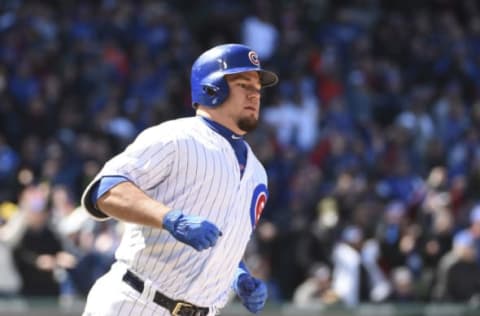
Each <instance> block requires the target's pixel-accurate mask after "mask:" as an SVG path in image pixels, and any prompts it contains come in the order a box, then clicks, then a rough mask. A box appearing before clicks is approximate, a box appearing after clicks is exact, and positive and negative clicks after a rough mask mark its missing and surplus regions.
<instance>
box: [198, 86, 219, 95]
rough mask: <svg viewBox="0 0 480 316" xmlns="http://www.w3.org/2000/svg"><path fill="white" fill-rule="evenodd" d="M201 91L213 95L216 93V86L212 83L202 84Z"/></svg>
mask: <svg viewBox="0 0 480 316" xmlns="http://www.w3.org/2000/svg"><path fill="white" fill-rule="evenodd" d="M202 89H203V92H204V93H205V94H207V95H208V96H210V97H214V96H215V95H216V94H217V93H218V90H219V89H218V87H215V86H212V85H203V87H202Z"/></svg>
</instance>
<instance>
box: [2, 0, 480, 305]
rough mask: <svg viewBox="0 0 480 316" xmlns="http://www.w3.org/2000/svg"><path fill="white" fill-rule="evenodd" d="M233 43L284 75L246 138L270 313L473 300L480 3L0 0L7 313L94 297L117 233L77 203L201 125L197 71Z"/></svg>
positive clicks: (478, 219)
mask: <svg viewBox="0 0 480 316" xmlns="http://www.w3.org/2000/svg"><path fill="white" fill-rule="evenodd" d="M230 42H241V43H245V44H247V45H250V46H251V47H253V48H255V49H256V50H257V52H258V53H259V56H260V59H261V60H262V66H263V67H264V68H267V69H272V70H274V71H276V72H277V73H278V74H279V76H280V79H281V80H280V84H279V85H278V86H276V87H275V88H272V89H269V90H268V91H266V93H265V95H264V97H263V99H262V115H261V119H262V121H263V122H262V124H261V126H260V127H259V128H258V130H256V131H255V132H253V133H252V134H249V135H248V139H247V140H248V142H249V143H250V144H251V146H252V147H253V149H254V151H255V152H256V153H257V156H258V157H259V159H260V160H261V161H262V162H263V164H264V165H265V167H266V169H267V173H268V175H269V191H270V195H269V201H268V203H267V206H266V208H265V211H264V213H263V217H262V220H261V222H260V223H259V225H258V227H257V230H256V233H255V235H254V236H252V241H251V243H250V245H249V248H248V249H247V253H246V260H247V265H248V266H249V267H251V269H252V271H253V273H255V274H257V276H260V277H262V278H264V279H265V280H267V281H268V284H269V288H270V302H278V303H282V302H293V303H295V304H297V305H298V306H312V305H315V304H318V305H322V306H324V305H332V304H344V305H346V306H350V307H352V306H356V305H357V304H359V303H361V302H385V301H386V302H432V301H452V302H462V303H470V304H474V305H478V304H480V206H479V205H480V5H479V4H478V2H477V1H475V0H462V1H458V0H457V1H456V0H430V1H409V0H403V1H396V0H392V1H380V0H350V1H347V0H338V1H333V0H332V1H328V0H296V1H294V0H290V1H288V0H282V1H275V0H256V1H255V0H251V1H231V0H230V1H227V0H209V1H206V0H198V1H186V0H176V1H169V0H163V1H162V0H159V1H153V0H151V1H150V0H141V1H134V0H102V1H75V0H64V1H60V0H57V1H55V0H50V1H27V0H23V1H22V0H7V1H2V2H1V3H0V225H1V226H0V275H1V276H2V277H1V278H0V297H17V296H27V297H31V296H58V297H60V298H65V299H68V298H71V297H84V295H85V294H86V292H87V291H88V289H89V287H90V286H91V285H92V283H93V282H94V281H95V279H96V278H98V276H99V275H101V274H102V273H104V272H105V271H106V270H107V269H108V267H109V265H110V264H111V262H112V261H113V254H114V251H115V248H116V246H117V245H118V242H119V238H120V237H121V232H122V228H123V227H122V224H121V223H119V222H117V221H114V220H111V221H107V222H94V221H93V220H91V219H90V218H89V217H88V216H87V215H86V213H85V211H84V210H82V208H81V206H79V200H80V195H81V192H82V190H83V189H84V187H85V185H86V184H87V183H88V182H89V180H91V179H92V177H93V176H94V175H95V174H96V172H97V171H98V170H99V168H101V166H102V165H103V163H104V162H105V161H106V160H107V159H109V158H110V157H112V156H113V155H115V154H116V153H118V152H120V151H121V150H122V149H123V148H124V147H125V146H126V145H127V144H128V143H130V142H131V141H132V140H133V139H134V138H135V136H136V135H137V134H138V133H139V132H140V131H141V130H143V129H144V128H146V127H148V126H151V125H154V124H158V123H159V122H162V121H165V120H168V119H172V118H177V117H182V116H189V115H193V114H194V112H193V109H192V108H191V104H190V95H189V94H190V88H189V71H190V66H191V64H192V62H193V60H194V59H195V58H196V57H197V56H198V55H199V54H200V53H201V52H202V51H203V50H205V49H207V48H209V47H211V46H213V45H216V44H220V43H230Z"/></svg>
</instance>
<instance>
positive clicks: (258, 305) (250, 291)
mask: <svg viewBox="0 0 480 316" xmlns="http://www.w3.org/2000/svg"><path fill="white" fill-rule="evenodd" d="M233 289H234V291H235V293H237V295H238V297H239V298H240V300H241V301H242V304H243V305H244V306H245V307H246V308H247V309H248V310H249V311H250V312H251V313H253V314H256V313H258V312H259V311H261V310H262V309H263V307H264V306H265V302H266V301H267V297H268V290H267V286H266V285H265V283H264V282H262V281H261V280H259V279H257V278H254V277H252V276H251V275H249V274H247V273H243V274H240V275H239V276H238V278H237V279H236V280H235V282H234V284H233Z"/></svg>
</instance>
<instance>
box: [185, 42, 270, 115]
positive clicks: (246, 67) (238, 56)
mask: <svg viewBox="0 0 480 316" xmlns="http://www.w3.org/2000/svg"><path fill="white" fill-rule="evenodd" d="M247 71H257V72H258V73H259V75H260V83H261V85H262V87H269V86H273V85H275V84H276V83H277V82H278V76H277V75H276V74H275V73H273V72H271V71H267V70H264V69H262V68H261V66H260V60H259V59H258V55H257V53H256V52H255V51H254V50H252V49H251V48H250V47H248V46H245V45H241V44H224V45H219V46H215V47H213V48H211V49H209V50H207V51H206V52H204V53H203V54H202V55H200V56H199V57H198V58H197V60H196V61H195V62H194V63H193V66H192V73H191V76H190V84H191V89H192V104H193V106H194V107H195V106H196V105H197V104H201V105H205V106H209V107H215V106H218V105H220V104H222V103H223V101H225V99H226V98H227V97H228V84H227V81H226V80H225V78H224V76H225V75H229V74H236V73H241V72H247Z"/></svg>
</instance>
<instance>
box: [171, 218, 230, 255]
mask: <svg viewBox="0 0 480 316" xmlns="http://www.w3.org/2000/svg"><path fill="white" fill-rule="evenodd" d="M163 228H165V229H166V230H167V231H169V232H170V234H172V235H173V237H175V239H177V240H179V241H181V242H183V243H185V244H187V245H189V246H192V247H193V248H195V249H196V250H198V251H200V250H204V249H207V248H209V247H213V246H215V244H216V243H217V239H218V237H219V236H222V232H221V231H220V230H219V229H218V228H217V226H215V224H213V223H211V222H209V221H207V220H205V219H204V218H203V217H200V216H192V215H184V214H182V212H181V211H179V210H173V211H170V212H168V213H167V214H165V216H164V217H163Z"/></svg>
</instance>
